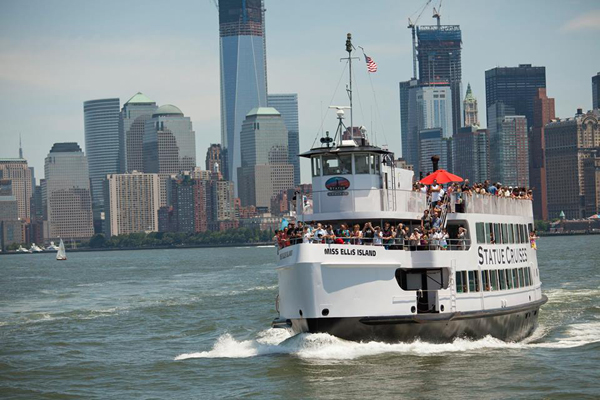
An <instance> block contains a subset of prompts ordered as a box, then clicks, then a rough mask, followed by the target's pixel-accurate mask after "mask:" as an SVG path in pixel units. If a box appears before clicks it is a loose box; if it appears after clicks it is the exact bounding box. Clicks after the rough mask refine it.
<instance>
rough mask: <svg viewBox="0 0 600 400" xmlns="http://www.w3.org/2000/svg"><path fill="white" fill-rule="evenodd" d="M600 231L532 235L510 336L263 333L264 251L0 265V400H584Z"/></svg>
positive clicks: (267, 293) (596, 334) (599, 379)
mask: <svg viewBox="0 0 600 400" xmlns="http://www.w3.org/2000/svg"><path fill="white" fill-rule="evenodd" d="M599 248H600V236H579V237H561V238H542V239H540V240H539V252H538V255H539V259H540V270H541V274H542V280H543V283H544V292H545V293H546V294H547V295H548V297H549V302H548V303H547V305H545V306H544V307H543V309H542V312H541V314H540V327H539V328H538V330H537V331H536V333H535V334H534V336H533V337H531V338H530V339H528V340H527V341H525V342H522V343H504V342H502V341H498V340H495V339H493V338H485V339H482V340H478V341H469V340H456V341H455V342H454V343H451V344H435V345H434V344H428V343H421V342H416V343H399V344H385V343H377V342H371V343H353V342H347V341H343V340H340V339H337V338H335V337H332V336H330V335H327V334H306V335H299V336H296V337H292V338H290V337H289V334H287V333H285V331H282V330H274V329H270V328H269V323H270V322H271V320H272V319H273V317H274V316H275V314H276V313H275V309H274V299H275V296H276V294H277V276H276V273H275V270H274V267H275V264H274V252H275V250H274V249H273V248H235V249H189V250H154V251H130V252H98V253H71V254H70V255H69V259H68V260H67V261H66V262H56V261H55V260H54V258H53V255H51V254H42V255H20V256H2V257H0V274H1V275H0V397H2V398H26V399H33V398H49V399H50V398H51V399H63V398H64V399H70V398H118V399H124V398H148V399H150V398H161V399H166V398H168V399H179V398H182V399H183V398H185V399H188V398H202V399H206V398H231V397H253V398H352V397H356V398H359V397H360V398H366V397H368V398H383V397H386V398H390V397H393V398H477V399H488V398H489V399H496V398H498V399H500V398H519V399H523V398H531V399H538V398H564V399H567V398H600V298H599V295H600V255H599V253H598V249H599Z"/></svg>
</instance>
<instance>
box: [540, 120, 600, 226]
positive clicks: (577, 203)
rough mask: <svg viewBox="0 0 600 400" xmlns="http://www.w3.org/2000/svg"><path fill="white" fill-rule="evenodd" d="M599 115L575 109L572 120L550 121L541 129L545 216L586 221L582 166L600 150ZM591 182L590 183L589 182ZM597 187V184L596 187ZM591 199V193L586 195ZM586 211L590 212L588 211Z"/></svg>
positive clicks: (587, 186) (584, 183) (586, 186)
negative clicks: (544, 149) (546, 205)
mask: <svg viewBox="0 0 600 400" xmlns="http://www.w3.org/2000/svg"><path fill="white" fill-rule="evenodd" d="M599 117H600V115H599V114H598V112H597V111H596V112H588V113H586V114H584V113H583V111H582V110H581V109H578V110H577V114H576V115H575V117H574V118H567V119H565V120H556V121H552V122H550V123H549V124H546V126H544V136H545V145H546V181H547V186H548V189H547V195H548V217H549V218H551V219H552V218H558V217H559V215H560V213H561V212H564V214H565V216H566V218H567V219H575V218H586V217H589V216H591V214H589V215H586V203H587V202H588V201H587V199H586V195H587V194H588V193H586V188H589V187H590V186H592V187H593V186H594V185H590V184H589V183H588V184H586V179H585V178H586V174H585V172H584V166H585V164H586V163H589V162H590V160H591V159H594V158H596V154H597V153H596V149H597V148H600V121H599ZM590 183H591V182H590ZM596 186H597V185H596ZM589 195H590V196H594V193H589ZM588 211H589V210H588Z"/></svg>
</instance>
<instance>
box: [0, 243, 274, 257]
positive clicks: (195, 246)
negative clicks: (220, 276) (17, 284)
mask: <svg viewBox="0 0 600 400" xmlns="http://www.w3.org/2000/svg"><path fill="white" fill-rule="evenodd" d="M260 246H275V245H274V243H273V242H253V243H223V244H191V245H181V246H151V247H100V248H91V247H85V248H79V249H70V248H67V253H85V252H92V251H125V250H165V249H210V248H220V247H260ZM26 254H29V255H31V254H56V252H55V251H44V252H41V253H17V252H15V251H11V252H5V251H3V252H1V253H0V256H7V255H26Z"/></svg>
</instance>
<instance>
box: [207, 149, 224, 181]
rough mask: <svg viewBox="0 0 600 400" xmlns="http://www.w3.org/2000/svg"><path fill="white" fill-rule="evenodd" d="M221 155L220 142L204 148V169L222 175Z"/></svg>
mask: <svg viewBox="0 0 600 400" xmlns="http://www.w3.org/2000/svg"><path fill="white" fill-rule="evenodd" d="M222 169H223V155H222V154H221V145H220V144H218V143H217V144H215V143H213V144H211V145H210V146H209V148H208V150H206V171H209V172H211V173H212V172H216V173H218V174H221V175H222Z"/></svg>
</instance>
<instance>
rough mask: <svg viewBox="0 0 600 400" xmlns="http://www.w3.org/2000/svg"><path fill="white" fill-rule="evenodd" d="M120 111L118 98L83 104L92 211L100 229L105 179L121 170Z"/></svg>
mask: <svg viewBox="0 0 600 400" xmlns="http://www.w3.org/2000/svg"><path fill="white" fill-rule="evenodd" d="M119 107H120V100H119V99H118V98H112V99H98V100H88V101H84V102H83V125H84V131H85V153H86V156H87V160H88V165H89V172H90V181H91V189H92V210H93V212H94V221H95V226H96V227H97V228H99V227H100V226H101V225H100V223H99V221H100V217H101V212H102V211H104V209H103V204H104V196H103V193H102V181H103V180H104V179H106V175H107V174H115V173H117V172H119V169H120V161H119V151H120V149H119V147H120V146H119ZM97 230H98V229H97Z"/></svg>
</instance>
